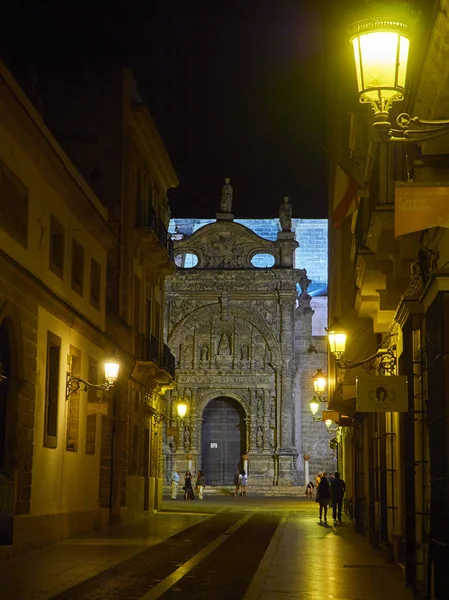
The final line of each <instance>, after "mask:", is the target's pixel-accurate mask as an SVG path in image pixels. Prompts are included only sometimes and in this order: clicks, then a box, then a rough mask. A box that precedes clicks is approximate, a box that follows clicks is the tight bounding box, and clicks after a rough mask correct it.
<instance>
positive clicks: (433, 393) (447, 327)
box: [426, 293, 449, 600]
mask: <svg viewBox="0 0 449 600" xmlns="http://www.w3.org/2000/svg"><path fill="white" fill-rule="evenodd" d="M426 347H427V364H428V375H429V377H428V391H429V402H428V418H429V450H430V480H431V513H430V539H431V544H430V561H431V568H430V569H429V572H433V590H434V596H435V598H436V600H443V598H447V585H448V583H447V565H448V564H449V511H448V501H449V455H448V454H449V451H448V448H449V430H448V429H449V428H448V424H449V406H448V401H447V398H448V395H449V389H448V387H449V386H448V381H449V294H447V293H440V294H438V296H437V298H436V299H435V301H434V302H433V303H432V305H431V307H430V308H429V310H428V312H427V314H426ZM430 591H431V590H430V582H428V593H429V597H430Z"/></svg>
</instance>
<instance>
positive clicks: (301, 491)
mask: <svg viewBox="0 0 449 600" xmlns="http://www.w3.org/2000/svg"><path fill="white" fill-rule="evenodd" d="M180 487H181V486H180ZM305 490H306V488H305V486H304V485H291V486H276V485H265V486H262V485H259V486H257V485H255V486H251V485H249V486H248V493H249V494H251V496H305ZM170 491H171V488H170V487H169V486H164V494H167V495H169V494H170ZM234 492H235V486H234V485H217V486H213V485H206V487H205V489H204V494H207V495H222V496H231V495H232V494H234ZM178 493H179V492H178Z"/></svg>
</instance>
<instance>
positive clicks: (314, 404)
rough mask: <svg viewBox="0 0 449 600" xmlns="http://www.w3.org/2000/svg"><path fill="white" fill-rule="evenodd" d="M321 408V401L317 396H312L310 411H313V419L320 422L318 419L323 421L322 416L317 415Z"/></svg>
mask: <svg viewBox="0 0 449 600" xmlns="http://www.w3.org/2000/svg"><path fill="white" fill-rule="evenodd" d="M319 408H320V402H319V400H318V398H317V397H316V396H314V397H313V398H312V400H311V401H310V412H311V413H312V419H313V420H314V421H315V422H316V423H318V421H322V420H323V419H322V418H321V416H319V417H317V416H316V414H317V412H318V409H319Z"/></svg>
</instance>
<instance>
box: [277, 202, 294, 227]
mask: <svg viewBox="0 0 449 600" xmlns="http://www.w3.org/2000/svg"><path fill="white" fill-rule="evenodd" d="M279 224H280V226H281V229H282V231H291V230H292V205H291V204H290V202H289V199H288V197H287V196H285V198H284V203H283V204H281V206H280V207H279Z"/></svg>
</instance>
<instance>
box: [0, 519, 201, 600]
mask: <svg viewBox="0 0 449 600" xmlns="http://www.w3.org/2000/svg"><path fill="white" fill-rule="evenodd" d="M210 516H211V515H210V514H204V513H193V512H192V513H176V512H171V513H163V512H162V513H157V514H155V515H149V516H148V517H145V518H143V519H139V520H138V521H133V522H131V523H124V524H120V525H115V526H114V527H111V528H110V529H108V530H107V531H106V532H105V533H99V532H92V533H89V534H87V535H84V536H81V537H78V538H73V539H69V540H66V541H64V542H61V543H60V544H56V545H54V546H50V547H48V548H43V549H39V550H34V551H32V552H28V553H26V554H22V555H19V556H15V557H13V558H10V559H8V560H5V561H1V562H0V590H1V591H0V598H1V600H47V599H48V598H51V597H53V596H55V595H56V594H57V593H59V592H61V591H63V590H66V589H68V588H69V587H72V586H73V585H75V584H77V583H79V582H81V581H84V580H85V579H87V578H89V577H92V576H93V575H96V574H97V573H99V572H101V571H104V570H105V569H108V568H109V567H112V566H113V565H115V564H117V563H120V562H122V561H124V560H125V559H127V558H129V557H131V556H133V555H134V554H137V553H138V552H141V551H142V550H145V549H146V548H148V547H149V546H152V545H154V544H158V543H159V542H161V541H163V540H164V539H166V538H168V537H170V536H172V535H174V534H175V533H177V532H179V531H181V530H182V529H185V528H186V527H190V526H191V525H194V524H195V523H198V522H199V521H202V520H203V519H207V518H208V517H210Z"/></svg>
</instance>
